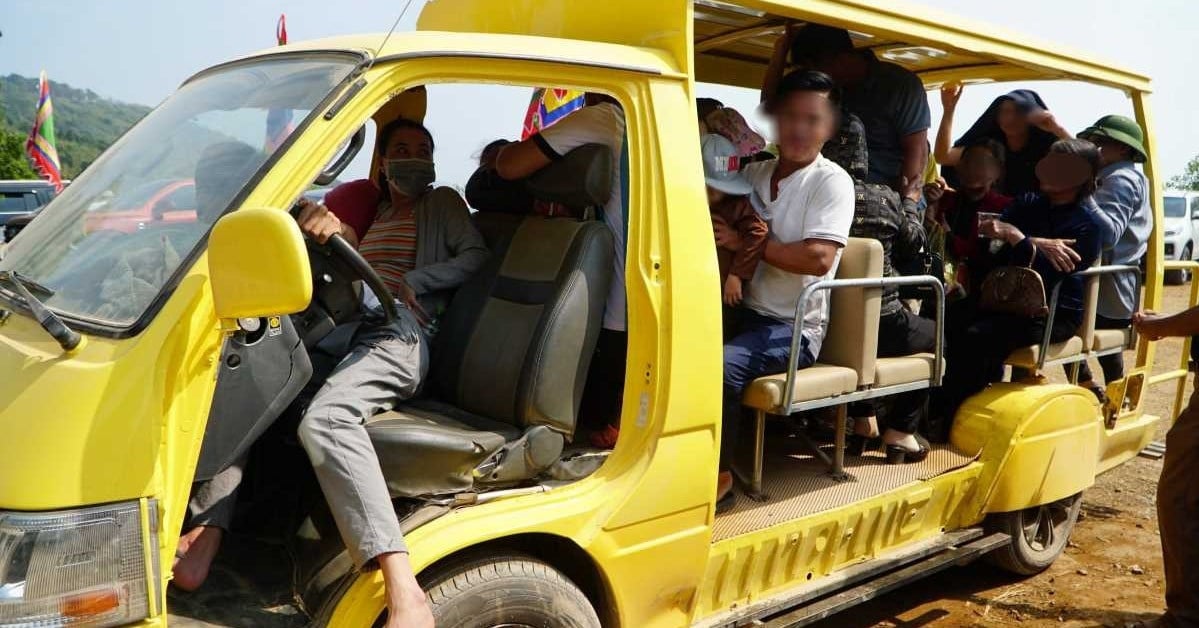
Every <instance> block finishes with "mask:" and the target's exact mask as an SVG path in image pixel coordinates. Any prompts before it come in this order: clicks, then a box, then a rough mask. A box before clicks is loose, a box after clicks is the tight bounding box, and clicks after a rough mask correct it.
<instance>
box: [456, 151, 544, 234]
mask: <svg viewBox="0 0 1199 628" xmlns="http://www.w3.org/2000/svg"><path fill="white" fill-rule="evenodd" d="M511 143H512V141H511V140H506V139H498V140H494V141H492V142H490V143H489V144H487V146H484V147H483V151H482V152H481V153H479V168H478V169H477V170H475V172H474V174H472V175H471V177H470V179H469V180H468V181H467V182H466V190H465V194H466V201H467V202H468V203H470V206H471V207H473V208H474V209H476V210H478V211H481V212H492V213H501V214H522V215H524V214H532V213H533V207H534V204H535V202H536V201H535V199H534V198H533V195H532V194H531V193H530V192H529V190H528V188H526V187H525V184H524V182H523V181H509V180H507V179H505V178H503V177H501V176H500V175H499V174H498V173H497V172H496V171H495V160H496V157H497V156H499V154H500V151H501V150H503V148H504V147H505V146H507V145H509V144H511Z"/></svg>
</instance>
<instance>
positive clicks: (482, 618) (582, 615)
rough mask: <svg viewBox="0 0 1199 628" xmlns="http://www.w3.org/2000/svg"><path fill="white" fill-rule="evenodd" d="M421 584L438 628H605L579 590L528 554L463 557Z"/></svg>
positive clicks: (436, 571)
mask: <svg viewBox="0 0 1199 628" xmlns="http://www.w3.org/2000/svg"><path fill="white" fill-rule="evenodd" d="M421 581H422V585H423V586H424V588H425V591H427V592H428V594H429V600H430V602H431V603H432V606H433V616H434V617H435V618H436V619H437V625H438V626H447V627H449V626H452V627H454V628H494V627H496V626H514V627H515V626H528V627H541V626H554V627H555V628H557V627H561V628H600V621H599V617H598V616H597V615H596V613H595V609H594V608H592V606H591V602H590V601H589V600H588V599H587V596H586V595H584V594H583V592H582V591H581V590H580V589H579V587H578V586H576V585H575V584H574V583H573V582H571V581H570V580H569V579H568V578H566V576H564V575H562V573H561V572H559V571H558V570H557V569H554V568H553V567H551V566H550V565H549V564H547V563H545V562H542V561H541V560H538V559H536V558H534V557H532V556H529V555H527V554H520V553H515V552H513V553H504V554H499V555H495V554H479V555H475V556H469V557H464V558H463V559H461V560H456V561H452V562H451V563H450V564H447V565H446V566H445V567H443V568H440V569H437V570H435V571H434V572H433V573H431V574H428V577H427V578H426V577H422V578H421Z"/></svg>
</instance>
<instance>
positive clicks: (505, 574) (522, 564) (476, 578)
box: [421, 553, 599, 626]
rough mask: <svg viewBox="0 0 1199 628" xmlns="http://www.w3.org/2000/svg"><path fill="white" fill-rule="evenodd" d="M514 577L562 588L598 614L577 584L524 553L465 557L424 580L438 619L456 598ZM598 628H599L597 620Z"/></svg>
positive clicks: (565, 593)
mask: <svg viewBox="0 0 1199 628" xmlns="http://www.w3.org/2000/svg"><path fill="white" fill-rule="evenodd" d="M450 574H453V575H450ZM512 578H530V579H537V580H541V581H542V582H544V584H545V585H547V586H549V587H552V588H555V589H559V590H560V591H561V592H562V593H563V594H564V595H567V596H571V597H574V598H575V599H576V600H577V601H578V603H579V604H580V605H584V606H586V608H587V609H589V610H590V611H591V612H592V613H594V612H595V609H593V608H591V604H590V602H589V601H588V600H587V598H586V596H585V595H584V594H583V592H582V591H581V590H580V589H579V588H578V586H577V585H576V584H575V583H574V582H572V581H571V580H570V579H569V578H567V577H566V576H564V575H563V574H562V573H561V572H559V571H558V570H557V569H555V568H553V567H552V566H551V565H548V564H546V563H545V562H543V561H541V560H540V559H537V558H535V557H533V556H528V555H525V554H519V553H506V554H502V555H499V556H496V555H494V554H492V555H486V554H479V555H475V556H466V557H463V558H462V559H461V560H460V561H455V562H453V563H450V564H447V565H445V566H443V567H441V568H438V569H436V570H435V571H434V572H432V573H430V574H429V575H428V577H427V578H425V577H422V578H421V579H422V580H424V581H425V591H426V593H427V594H428V596H429V601H430V604H431V606H432V608H433V613H434V615H435V616H438V615H439V613H438V611H439V610H441V609H443V608H445V607H447V606H448V605H450V604H452V603H453V602H454V601H455V600H456V598H458V597H460V596H465V595H468V594H469V593H470V592H471V590H472V589H474V588H476V587H479V586H486V585H488V584H492V583H495V582H497V581H503V580H509V579H512ZM595 625H596V626H598V625H599V624H598V621H597V623H596V624H595Z"/></svg>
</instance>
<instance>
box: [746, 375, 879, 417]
mask: <svg viewBox="0 0 1199 628" xmlns="http://www.w3.org/2000/svg"><path fill="white" fill-rule="evenodd" d="M857 388H858V372H857V371H855V370H853V369H851V368H846V367H844V366H833V365H831V364H819V363H817V364H813V365H812V366H810V367H808V368H806V369H803V370H801V371H799V372H798V373H796V374H795V396H794V397H793V398H792V400H793V401H794V402H796V403H801V402H804V401H812V400H815V399H822V398H826V397H837V396H840V395H844V394H847V393H851V392H853V391H855V390H857ZM786 390H787V374H786V373H779V374H777V375H767V376H765V377H759V378H758V379H755V380H754V381H753V383H751V384H750V385H749V386H748V387H746V389H745V394H744V395H743V396H742V398H741V403H742V404H744V405H746V406H749V407H751V408H754V409H755V410H762V411H764V412H771V413H774V412H777V413H779V414H788V413H787V412H785V411H783V398H784V397H785V396H786Z"/></svg>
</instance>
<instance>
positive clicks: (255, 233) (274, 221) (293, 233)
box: [208, 208, 312, 319]
mask: <svg viewBox="0 0 1199 628" xmlns="http://www.w3.org/2000/svg"><path fill="white" fill-rule="evenodd" d="M208 274H209V277H210V280H211V281H212V301H213V304H214V305H215V307H216V313H217V316H218V317H220V318H222V319H236V318H257V317H261V316H272V315H279V314H292V313H295V312H299V311H301V310H303V309H304V308H306V307H308V303H309V302H310V301H311V300H312V268H311V266H309V264H308V250H307V248H305V246H304V237H303V236H302V235H301V234H300V228H299V226H297V225H296V221H295V220H294V219H293V218H292V217H291V216H290V215H289V214H288V213H287V212H285V211H282V210H278V209H265V208H250V209H242V210H239V211H235V212H233V213H231V214H226V215H225V216H224V217H222V218H221V219H220V220H218V221H217V223H216V225H215V226H213V228H212V234H211V235H210V236H209V238H208Z"/></svg>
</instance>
